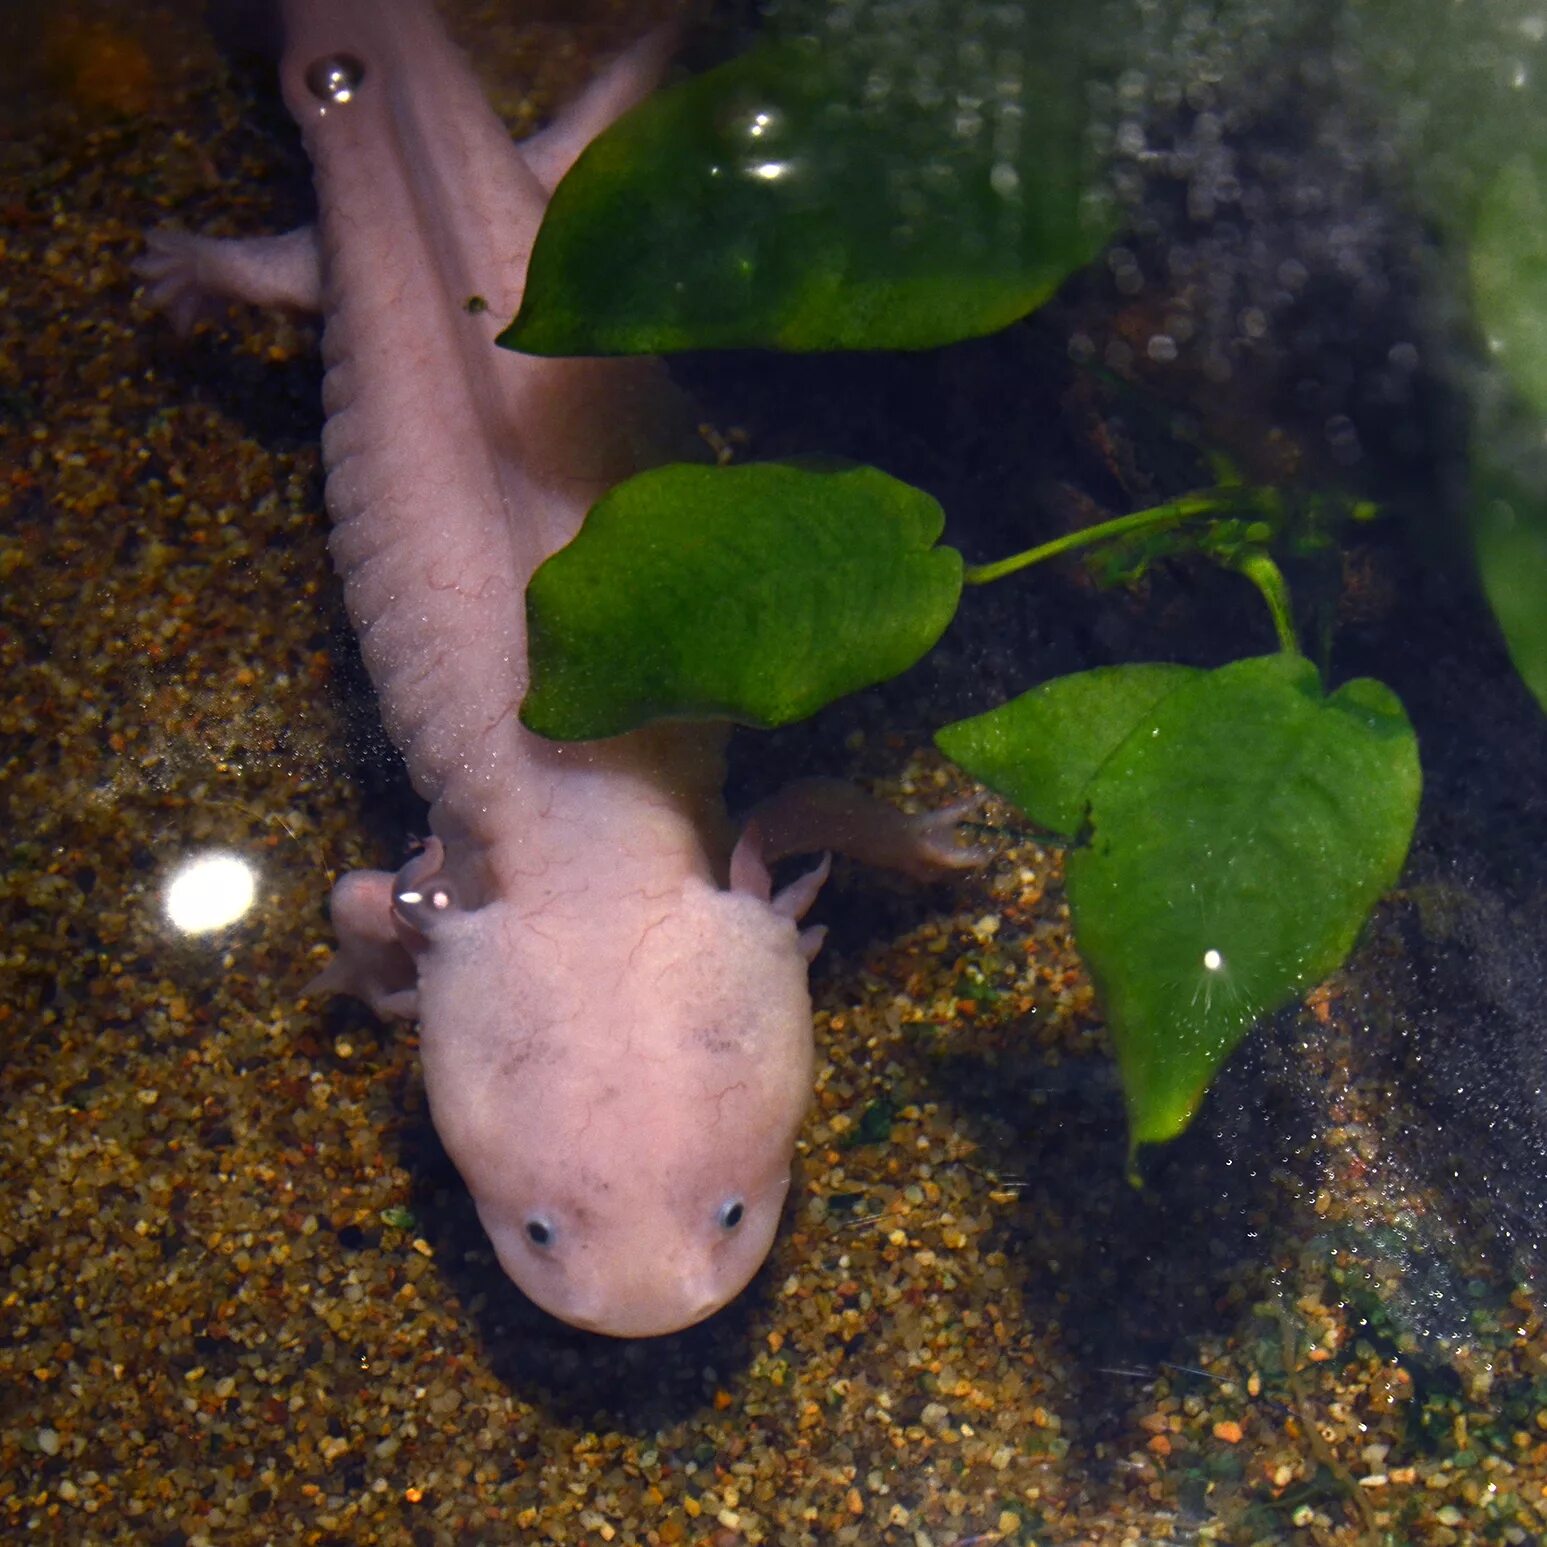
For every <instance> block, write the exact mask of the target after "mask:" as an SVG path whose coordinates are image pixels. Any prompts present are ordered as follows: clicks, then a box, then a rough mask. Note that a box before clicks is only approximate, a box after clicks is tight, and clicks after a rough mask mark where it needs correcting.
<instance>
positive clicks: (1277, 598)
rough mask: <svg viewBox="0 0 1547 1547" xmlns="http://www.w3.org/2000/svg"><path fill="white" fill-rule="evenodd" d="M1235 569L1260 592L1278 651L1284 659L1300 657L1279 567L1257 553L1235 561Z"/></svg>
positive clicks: (1286, 590)
mask: <svg viewBox="0 0 1547 1547" xmlns="http://www.w3.org/2000/svg"><path fill="white" fill-rule="evenodd" d="M1235 567H1236V568H1237V569H1238V570H1240V572H1241V573H1242V574H1243V575H1245V576H1246V578H1247V579H1248V580H1250V581H1251V582H1252V584H1253V585H1254V586H1256V587H1257V589H1258V590H1259V591H1261V592H1262V599H1263V601H1265V602H1266V603H1267V604H1268V611H1269V612H1270V613H1272V615H1273V628H1274V631H1275V632H1276V633H1277V634H1278V647H1279V649H1280V650H1281V651H1283V653H1284V654H1285V655H1299V654H1300V641H1299V639H1298V638H1296V636H1295V621H1294V614H1293V612H1292V611H1291V609H1290V606H1289V587H1288V586H1287V585H1285V584H1284V575H1283V572H1282V571H1281V570H1280V569H1279V567H1278V565H1277V564H1275V563H1274V562H1273V560H1272V559H1270V558H1269V557H1268V555H1267V554H1266V553H1264V552H1263V551H1262V550H1261V549H1258V550H1257V551H1255V552H1253V553H1248V554H1245V555H1244V556H1243V557H1241V558H1240V559H1238V560H1237V561H1236V566H1235Z"/></svg>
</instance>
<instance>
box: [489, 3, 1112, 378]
mask: <svg viewBox="0 0 1547 1547" xmlns="http://www.w3.org/2000/svg"><path fill="white" fill-rule="evenodd" d="M1045 30H1046V31H1047V34H1048V35H1047V37H1046V38H1044V39H1043V41H1042V46H1041V48H1040V49H1038V48H1036V47H1035V46H1032V47H1030V48H1029V49H1028V51H1027V54H1026V56H1025V58H1023V59H1018V60H1015V61H1014V67H1015V68H1016V69H1019V70H1021V71H1023V72H1025V73H1023V77H1022V80H1021V86H1020V89H1019V91H1018V93H1017V96H1016V111H1015V115H1014V116H1013V117H1008V116H1003V115H1001V116H1002V117H1003V123H1002V125H999V126H997V127H996V124H995V123H994V122H992V121H991V115H992V114H993V113H995V112H997V111H998V108H999V107H1000V106H1001V105H1002V104H1001V103H1000V101H999V99H998V98H997V97H996V96H995V95H994V92H993V90H989V91H987V92H986V93H985V96H984V98H983V100H982V102H981V104H980V110H978V111H976V112H975V114H974V115H971V117H970V118H969V120H968V123H967V126H966V127H964V121H963V119H962V117H961V115H959V114H952V113H947V112H945V111H943V110H941V109H940V108H939V107H938V106H937V107H936V108H934V109H929V110H926V109H925V108H923V107H921V105H920V103H919V102H918V101H916V100H915V98H914V96H913V95H912V94H911V93H910V91H908V90H905V89H903V87H902V84H901V79H900V77H899V78H891V77H890V76H889V75H888V70H890V69H894V68H896V66H895V65H890V66H888V68H887V69H878V68H876V67H874V62H873V61H869V60H866V59H865V58H864V57H862V56H856V55H855V54H854V52H853V50H852V49H851V50H845V49H842V48H823V47H818V46H817V45H816V44H814V43H813V42H812V41H811V40H809V39H788V40H783V41H773V42H768V43H764V44H762V45H760V46H758V47H756V48H754V49H753V50H752V51H751V52H749V53H747V54H745V55H743V56H742V57H740V58H738V59H734V60H732V61H730V63H728V64H725V65H721V66H720V67H719V68H717V69H714V70H710V71H709V72H707V73H706V74H704V75H701V76H699V77H697V78H696V79H694V80H690V81H687V82H685V83H683V84H682V85H680V86H676V87H672V88H670V89H668V90H665V91H661V92H658V93H657V94H656V95H655V96H653V97H651V98H650V99H649V100H647V101H646V102H644V103H642V104H641V105H640V106H639V107H637V108H636V109H634V111H633V112H631V113H629V114H628V115H626V116H625V117H624V118H623V119H621V120H620V121H619V122H618V123H617V124H615V125H614V126H613V127H612V128H610V129H609V130H607V132H606V133H604V134H603V135H601V136H600V137H599V138H598V139H597V140H596V141H595V142H593V144H592V145H590V146H589V147H588V148H587V150H586V151H585V153H584V154H583V155H582V156H581V157H580V159H579V160H578V161H577V162H576V164H575V166H574V167H573V169H572V170H571V171H570V173H569V175H568V176H567V177H565V179H564V180H563V182H562V183H561V184H560V185H559V187H558V188H557V190H556V191H555V193H554V195H553V200H552V203H551V204H550V206H549V209H548V213H547V216H546V218H545V220H544V222H543V225H542V229H541V231H540V232H539V234H538V238H537V243H536V246H535V248H534V249H533V253H532V260H531V265H530V270H529V273H528V277H527V284H526V293H525V296H524V297H523V299H522V303H521V309H520V312H519V313H518V314H517V316H516V318H515V320H514V321H513V322H512V323H511V324H510V326H509V327H508V328H506V330H505V331H504V332H503V333H502V334H501V335H500V338H499V342H500V343H501V344H503V345H505V346H506V347H507V348H510V349H520V350H524V351H526V352H528V353H531V354H544V355H575V354H659V353H665V352H669V351H672V350H683V349H703V348H726V347H738V346H763V347H773V348H779V349H789V350H812V349H916V348H927V347H932V346H935V345H938V344H944V343H949V342H952V341H954V340H956V339H962V338H970V337H973V336H975V335H978V334H983V333H990V332H994V331H996V330H997V329H999V328H1002V327H1004V326H1005V325H1006V324H1008V323H1010V322H1012V321H1014V320H1015V319H1016V318H1018V317H1022V316H1024V315H1025V314H1026V313H1027V312H1029V311H1031V310H1033V309H1034V308H1035V307H1037V306H1039V305H1041V304H1042V302H1044V301H1045V300H1047V299H1048V298H1049V297H1050V296H1051V295H1052V293H1053V292H1054V290H1055V289H1057V287H1058V286H1059V285H1060V284H1061V283H1062V282H1063V280H1064V279H1065V278H1066V277H1067V276H1068V275H1069V274H1070V273H1072V272H1073V271H1074V270H1075V269H1077V268H1080V267H1083V266H1084V265H1085V264H1086V263H1088V262H1089V261H1090V260H1091V259H1092V258H1093V257H1095V255H1096V254H1097V253H1098V252H1099V251H1100V249H1101V246H1102V244H1103V242H1104V240H1105V238H1106V234H1107V230H1108V227H1109V219H1108V217H1107V215H1106V214H1104V213H1103V212H1102V211H1101V210H1099V209H1098V207H1097V205H1096V203H1095V202H1094V201H1093V197H1092V194H1091V185H1092V178H1091V176H1090V174H1089V170H1088V168H1087V166H1086V159H1087V153H1086V149H1085V145H1086V141H1085V139H1084V137H1083V133H1082V114H1083V86H1082V77H1081V75H1080V72H1079V71H1078V69H1076V68H1075V67H1074V63H1073V61H1072V59H1071V58H1069V57H1067V56H1068V54H1069V52H1070V51H1069V50H1068V49H1066V48H1063V47H1062V46H1061V45H1059V44H1056V43H1055V42H1054V40H1053V37H1052V31H1053V29H1052V28H1051V27H1050V26H1049V27H1048V28H1047V29H1045ZM891 41H893V42H895V40H891ZM1034 41H1035V40H1033V42H1034ZM1006 67H1007V68H1008V66H1006ZM907 70H908V72H909V73H911V70H912V62H909V63H908V64H907ZM878 83H879V84H878ZM1006 126H1008V128H1009V129H1010V130H1011V131H1013V132H1012V137H1011V139H1010V140H1009V141H1007V140H1006V136H1005V127H1006Z"/></svg>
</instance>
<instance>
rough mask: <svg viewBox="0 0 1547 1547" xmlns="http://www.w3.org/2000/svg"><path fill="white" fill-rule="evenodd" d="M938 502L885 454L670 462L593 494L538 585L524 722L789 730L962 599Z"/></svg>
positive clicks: (901, 661)
mask: <svg viewBox="0 0 1547 1547" xmlns="http://www.w3.org/2000/svg"><path fill="white" fill-rule="evenodd" d="M943 525H944V517H943V515H942V513H941V510H940V506H939V505H938V504H937V503H936V501H935V500H933V499H931V498H930V497H929V495H927V494H925V493H924V492H923V491H922V490H919V489H915V488H913V487H911V486H910V485H908V484H905V483H901V482H899V481H898V480H897V479H895V478H891V477H888V476H887V475H886V474H885V473H882V472H880V471H878V470H877V469H876V468H873V467H855V466H835V465H830V464H804V463H792V462H764V463H756V464H752V465H748V466H742V467H702V466H697V465H693V464H688V463H678V464H673V465H671V466H668V467H661V468H656V469H654V470H653V471H651V472H647V473H641V474H640V475H639V476H638V477H635V478H631V479H629V480H628V481H627V482H626V483H622V484H619V485H618V487H617V488H616V489H614V490H612V492H611V493H610V494H608V495H607V496H606V497H605V498H604V499H602V500H601V501H599V502H598V503H597V504H596V505H595V506H594V507H593V508H592V510H591V512H590V514H589V515H588V516H587V517H586V522H585V525H584V527H583V528H582V529H581V531H580V534H579V535H578V536H577V537H576V538H575V540H574V541H573V542H572V543H570V544H569V546H568V547H566V548H563V549H561V550H560V551H559V552H558V553H556V554H554V555H553V557H552V558H550V559H549V560H548V561H547V562H546V563H545V564H543V565H542V567H541V568H540V569H538V571H537V573H536V574H535V575H534V576H533V577H532V582H531V584H530V585H529V586H528V588H527V598H526V603H527V627H528V631H529V641H528V653H529V659H530V664H531V671H532V684H531V689H530V691H529V692H528V693H527V696H526V701H525V702H524V703H523V705H522V707H521V718H522V720H523V721H524V722H525V724H526V725H527V726H529V727H530V728H531V729H532V730H534V731H537V732H538V733H539V734H540V735H543V736H549V737H553V738H555V739H557V740H563V741H584V740H588V739H591V738H594V737H599V736H615V735H618V734H620V733H621V732H623V731H627V730H633V729H635V728H637V727H639V726H641V725H644V724H647V723H649V722H650V721H652V720H661V719H725V720H736V721H739V722H740V723H742V724H744V725H757V726H764V727H768V726H775V725H785V724H788V723H789V722H790V721H791V720H798V719H801V718H803V717H804V716H806V715H808V714H812V713H814V712H815V711H816V710H818V709H820V708H821V707H822V706H823V705H824V704H827V703H830V702H832V700H833V699H835V698H840V697H842V696H843V695H844V694H845V693H852V692H855V691H856V690H858V689H860V688H863V687H869V686H870V685H871V684H872V683H876V682H881V681H884V680H885V679H886V678H888V677H893V676H896V675H897V673H898V672H900V671H904V670H906V668H907V667H909V666H911V665H912V664H913V663H914V662H915V661H916V660H918V658H919V657H920V656H921V655H923V654H924V652H925V651H926V650H928V649H929V647H930V646H931V645H933V644H934V642H935V641H936V640H937V639H938V638H939V637H940V634H941V633H942V632H943V630H944V629H945V626H946V624H947V623H949V622H950V620H951V617H952V615H953V614H954V612H955V610H956V603H957V600H958V599H959V597H960V595H961V583H962V581H961V575H962V563H961V556H960V555H959V554H958V553H957V552H956V550H955V549H954V548H945V547H936V546H934V544H935V540H936V538H938V537H939V535H940V532H941V528H942V526H943Z"/></svg>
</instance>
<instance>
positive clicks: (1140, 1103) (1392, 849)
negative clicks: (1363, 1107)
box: [1067, 655, 1420, 1146]
mask: <svg viewBox="0 0 1547 1547" xmlns="http://www.w3.org/2000/svg"><path fill="white" fill-rule="evenodd" d="M1419 783H1420V776H1419V768H1418V748H1417V742H1416V739H1415V737H1414V735H1413V732H1412V727H1411V726H1410V725H1409V723H1408V720H1407V716H1406V714H1405V713H1404V711H1403V709H1402V706H1401V704H1400V703H1399V702H1398V700H1397V699H1396V697H1395V696H1394V695H1393V694H1392V693H1391V692H1390V690H1389V689H1387V688H1385V687H1384V686H1382V685H1381V684H1380V683H1378V682H1374V681H1372V680H1370V679H1368V678H1363V679H1360V680H1357V681H1354V682H1349V683H1345V684H1344V685H1343V686H1342V687H1341V688H1339V689H1338V691H1337V692H1335V693H1333V694H1332V695H1331V696H1330V697H1326V696H1323V694H1322V690H1321V683H1320V680H1319V678H1318V677H1317V674H1316V671H1315V668H1314V667H1313V666H1311V665H1310V663H1309V662H1307V661H1306V660H1304V659H1303V658H1302V657H1299V656H1292V655H1274V656H1265V657H1260V658H1255V659H1252V660H1246V661H1238V662H1236V663H1234V664H1233V665H1230V666H1226V667H1222V668H1221V669H1220V670H1218V671H1213V672H1209V673H1207V674H1206V675H1203V676H1201V677H1199V678H1198V679H1197V680H1195V681H1193V682H1190V683H1186V684H1184V685H1183V686H1181V687H1179V688H1178V689H1177V690H1176V691H1175V692H1172V693H1169V694H1167V695H1166V696H1164V697H1163V698H1161V699H1160V700H1159V701H1158V702H1157V703H1156V704H1155V706H1154V708H1153V709H1152V710H1150V711H1149V712H1148V713H1147V714H1145V715H1144V716H1142V717H1141V719H1140V721H1139V724H1138V725H1137V726H1136V727H1135V728H1134V730H1133V731H1132V733H1131V734H1130V735H1129V736H1128V738H1127V739H1126V740H1125V741H1124V742H1123V744H1122V745H1121V746H1120V747H1118V748H1117V750H1116V751H1115V752H1114V753H1113V754H1112V756H1111V757H1110V758H1108V759H1107V760H1106V762H1105V763H1103V764H1102V766H1101V768H1100V769H1099V771H1098V772H1097V773H1096V775H1095V777H1094V779H1093V780H1092V781H1091V784H1090V791H1089V793H1090V824H1091V841H1090V844H1089V846H1088V847H1086V848H1082V849H1079V850H1078V851H1076V852H1075V853H1073V854H1071V855H1070V857H1069V862H1068V871H1067V874H1068V886H1069V905H1070V911H1071V913H1072V915H1073V919H1074V925H1075V932H1076V938H1077V940H1078V942H1079V946H1080V950H1081V952H1082V954H1083V955H1084V956H1085V959H1086V961H1087V962H1088V963H1089V965H1090V969H1091V973H1092V976H1093V978H1094V979H1095V982H1096V985H1097V987H1098V989H1099V990H1100V992H1101V994H1102V996H1103V998H1104V1000H1105V1003H1106V1008H1107V1015H1108V1021H1109V1024H1110V1026H1111V1029H1112V1034H1113V1038H1114V1040H1115V1042H1116V1044H1117V1053H1118V1062H1119V1065H1120V1068H1121V1073H1122V1080H1123V1091H1124V1096H1125V1099H1126V1103H1127V1107H1128V1120H1129V1139H1130V1143H1131V1144H1132V1145H1134V1146H1137V1145H1139V1144H1144V1143H1153V1142H1158V1141H1160V1140H1164V1139H1170V1138H1174V1137H1175V1136H1176V1135H1177V1134H1179V1133H1180V1132H1181V1131H1182V1130H1183V1129H1184V1128H1185V1127H1186V1126H1187V1124H1188V1122H1189V1121H1190V1120H1191V1118H1192V1115H1193V1112H1194V1111H1195V1110H1196V1108H1197V1105H1198V1102H1199V1100H1200V1099H1201V1097H1202V1095H1203V1093H1204V1091H1205V1090H1206V1089H1207V1087H1208V1085H1209V1082H1210V1081H1211V1080H1212V1078H1213V1077H1214V1074H1215V1071H1216V1070H1217V1069H1218V1067H1219V1065H1220V1064H1221V1063H1222V1062H1223V1060H1224V1059H1225V1058H1226V1057H1227V1056H1228V1055H1229V1053H1230V1052H1231V1051H1232V1050H1233V1049H1234V1048H1235V1046H1236V1044H1237V1043H1238V1042H1239V1041H1240V1040H1241V1038H1242V1036H1243V1035H1244V1034H1245V1033H1246V1031H1247V1030H1248V1029H1249V1027H1250V1026H1251V1025H1252V1023H1253V1022H1254V1021H1256V1020H1257V1019H1259V1018H1260V1017H1261V1016H1263V1015H1267V1014H1269V1013H1271V1012H1272V1011H1274V1010H1276V1009H1278V1008H1280V1007H1281V1006H1283V1005H1284V1004H1287V1003H1289V1002H1290V1001H1291V1000H1293V999H1294V998H1295V997H1296V996H1297V995H1299V994H1301V993H1303V992H1305V991H1306V990H1307V989H1309V988H1311V987H1313V986H1314V985H1315V984H1317V983H1319V982H1320V981H1321V980H1322V979H1324V978H1325V977H1327V975H1328V974H1329V973H1331V972H1333V971H1334V970H1335V969H1336V968H1337V967H1338V966H1340V965H1341V964H1342V962H1343V960H1344V958H1345V957H1346V956H1347V954H1348V952H1349V950H1350V949H1351V948H1352V946H1353V943H1354V940H1355V938H1356V936H1357V935H1358V932H1359V930H1360V928H1361V926H1362V925H1363V923H1364V921H1365V919H1366V918H1367V916H1368V915H1369V912H1370V910H1371V908H1372V907H1373V906H1374V905H1375V902H1376V900H1377V899H1378V898H1379V897H1380V895H1381V893H1382V892H1384V891H1385V890H1387V889H1388V888H1389V887H1390V886H1392V885H1393V884H1394V883H1395V881H1396V879H1397V876H1398V874H1399V873H1400V871H1401V868H1402V863H1403V860H1404V858H1405V856H1406V854H1407V848H1408V843H1409V841H1410V840H1411V837H1412V831H1413V824H1414V821H1415V819H1416V815H1417V810H1418V795H1419Z"/></svg>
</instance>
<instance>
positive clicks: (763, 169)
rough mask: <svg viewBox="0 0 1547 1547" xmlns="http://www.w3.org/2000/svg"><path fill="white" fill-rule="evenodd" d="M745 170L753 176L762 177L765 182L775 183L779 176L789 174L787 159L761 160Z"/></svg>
mask: <svg viewBox="0 0 1547 1547" xmlns="http://www.w3.org/2000/svg"><path fill="white" fill-rule="evenodd" d="M747 170H748V171H749V172H751V174H752V175H753V176H754V177H760V178H762V180H763V181H764V182H765V183H776V182H778V181H779V179H780V178H781V177H788V176H789V173H790V164H789V162H788V161H762V162H759V163H758V164H757V165H756V166H754V167H748V169H747Z"/></svg>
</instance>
